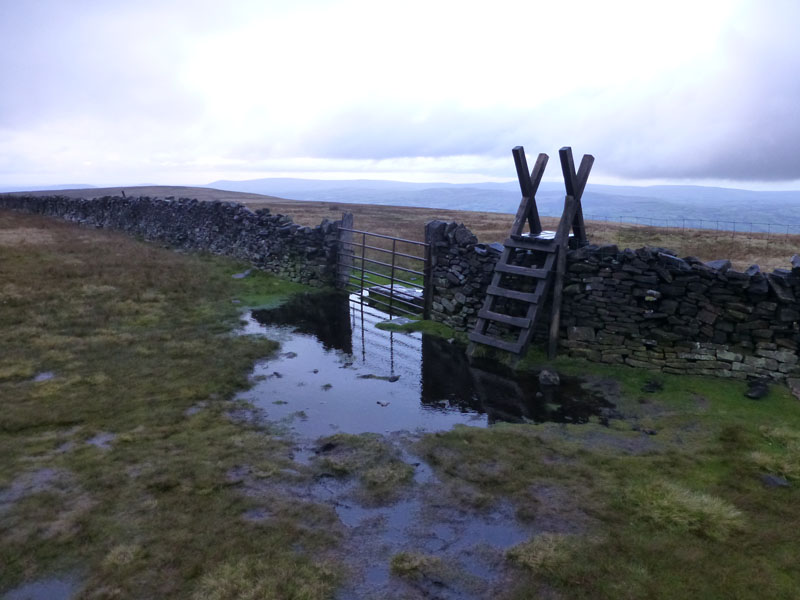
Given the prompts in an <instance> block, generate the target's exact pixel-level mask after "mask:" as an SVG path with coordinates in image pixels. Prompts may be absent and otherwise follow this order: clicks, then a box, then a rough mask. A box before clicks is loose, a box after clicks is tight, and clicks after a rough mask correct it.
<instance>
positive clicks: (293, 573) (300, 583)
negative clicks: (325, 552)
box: [192, 555, 338, 600]
mask: <svg viewBox="0 0 800 600" xmlns="http://www.w3.org/2000/svg"><path fill="white" fill-rule="evenodd" d="M337 579H338V578H337V577H336V576H335V574H334V572H333V570H332V569H330V568H329V567H327V566H326V565H312V564H310V563H307V562H302V563H298V562H287V561H286V560H281V559H278V560H276V557H275V556H274V555H266V556H252V557H246V558H244V559H241V560H239V561H237V562H225V563H223V564H222V565H220V566H218V567H217V568H215V569H214V570H213V571H211V572H210V573H208V574H206V575H204V576H203V577H202V579H201V580H200V583H199V585H198V586H197V589H196V591H195V592H194V594H193V595H192V598H193V600H322V599H324V598H330V597H331V593H332V592H333V590H334V589H335V584H336V581H337Z"/></svg>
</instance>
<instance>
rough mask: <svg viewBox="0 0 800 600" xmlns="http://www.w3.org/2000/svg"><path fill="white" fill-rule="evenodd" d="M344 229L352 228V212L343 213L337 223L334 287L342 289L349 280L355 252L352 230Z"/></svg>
mask: <svg viewBox="0 0 800 600" xmlns="http://www.w3.org/2000/svg"><path fill="white" fill-rule="evenodd" d="M345 229H353V213H343V214H342V221H341V224H340V225H339V243H338V247H337V249H336V265H337V267H336V287H338V288H343V289H344V288H346V287H347V284H348V283H349V281H350V273H351V272H352V270H353V256H354V254H355V250H354V247H353V232H352V231H345Z"/></svg>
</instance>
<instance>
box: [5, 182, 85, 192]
mask: <svg viewBox="0 0 800 600" xmlns="http://www.w3.org/2000/svg"><path fill="white" fill-rule="evenodd" d="M94 187H96V186H93V185H89V184H87V183H62V184H58V185H45V186H41V185H6V186H0V194H7V193H9V192H28V191H32V190H36V191H50V190H53V191H55V190H75V189H90V188H94Z"/></svg>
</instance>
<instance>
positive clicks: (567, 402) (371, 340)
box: [244, 294, 611, 438]
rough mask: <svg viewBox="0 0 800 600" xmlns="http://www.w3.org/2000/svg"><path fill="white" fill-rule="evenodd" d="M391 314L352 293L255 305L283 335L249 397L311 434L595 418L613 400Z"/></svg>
mask: <svg viewBox="0 0 800 600" xmlns="http://www.w3.org/2000/svg"><path fill="white" fill-rule="evenodd" d="M387 318H388V316H387V315H386V314H385V313H382V312H381V311H379V310H377V309H375V308H372V307H370V306H368V305H365V304H362V303H361V302H360V301H359V300H358V299H356V298H355V297H351V298H348V296H346V295H344V294H317V295H301V296H297V297H295V298H294V299H293V300H292V301H290V302H289V303H287V304H285V305H283V306H281V307H279V308H276V309H271V310H259V311H253V313H251V315H250V316H249V317H248V324H247V326H246V327H245V331H246V332H247V333H266V334H267V335H268V336H270V337H272V338H273V339H277V340H279V341H280V342H281V352H280V354H279V356H277V357H276V358H274V359H272V360H269V361H267V362H264V363H261V364H260V365H258V367H257V368H256V370H255V372H254V374H253V377H254V378H255V380H256V381H257V383H256V385H255V386H254V387H253V389H251V390H250V391H249V392H248V393H247V394H245V396H244V397H245V398H246V399H247V400H249V401H251V402H253V403H254V404H255V405H256V406H257V407H259V408H260V409H262V410H264V411H265V412H266V414H267V416H268V418H269V419H270V420H272V421H280V420H285V421H286V422H289V423H291V426H292V428H293V429H294V430H295V431H296V432H297V433H298V434H300V435H301V436H303V437H313V438H316V437H319V436H323V435H330V434H332V433H335V432H346V433H365V432H376V433H386V432H391V431H400V430H408V431H437V430H443V429H449V428H450V427H452V426H453V425H455V424H457V423H463V424H468V425H474V426H486V425H488V424H491V423H495V422H498V421H510V422H526V421H527V422H543V421H558V422H577V423H580V422H585V421H586V420H588V418H589V417H590V416H591V415H601V414H602V413H603V411H604V409H606V408H608V407H610V406H611V405H610V404H609V403H608V402H606V401H604V400H603V399H601V398H599V397H595V396H592V395H591V394H589V393H588V392H586V391H584V390H583V389H581V387H580V384H579V382H578V381H576V380H565V381H563V382H562V384H561V386H560V387H557V388H541V387H540V386H539V384H538V381H537V380H536V378H535V377H532V376H528V377H521V378H520V377H515V376H512V374H511V373H509V372H504V371H503V369H502V367H499V366H498V365H496V364H491V363H480V362H475V361H473V363H472V364H471V363H470V362H469V361H468V359H467V357H466V355H465V353H464V350H463V348H461V347H459V346H457V345H454V344H451V343H448V341H446V340H443V339H441V338H438V337H435V336H429V335H422V334H419V333H411V334H409V333H393V332H388V331H383V330H381V329H378V328H377V327H376V324H377V323H380V322H381V321H385V320H386V319H387Z"/></svg>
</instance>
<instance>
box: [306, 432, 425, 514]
mask: <svg viewBox="0 0 800 600" xmlns="http://www.w3.org/2000/svg"><path fill="white" fill-rule="evenodd" d="M319 444H320V449H321V451H320V453H319V455H318V458H317V459H316V461H315V469H316V470H317V471H318V472H321V473H330V474H332V475H334V476H336V477H357V478H358V481H359V483H360V490H359V496H360V497H361V500H362V501H365V502H367V503H370V504H375V503H383V502H387V501H391V500H393V499H395V498H397V497H398V496H399V495H400V494H401V493H402V491H403V490H404V489H405V487H406V486H407V485H409V484H410V483H411V481H412V479H413V476H414V467H412V466H411V465H409V464H408V463H406V462H404V461H403V460H402V458H401V456H400V454H399V451H398V450H397V448H396V447H394V446H393V445H392V444H390V443H389V442H387V441H386V440H385V439H383V437H382V436H380V435H377V434H371V433H370V434H361V435H351V434H344V433H337V434H335V435H332V436H329V437H326V438H321V439H320V440H319Z"/></svg>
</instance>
